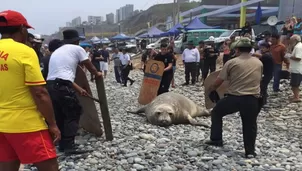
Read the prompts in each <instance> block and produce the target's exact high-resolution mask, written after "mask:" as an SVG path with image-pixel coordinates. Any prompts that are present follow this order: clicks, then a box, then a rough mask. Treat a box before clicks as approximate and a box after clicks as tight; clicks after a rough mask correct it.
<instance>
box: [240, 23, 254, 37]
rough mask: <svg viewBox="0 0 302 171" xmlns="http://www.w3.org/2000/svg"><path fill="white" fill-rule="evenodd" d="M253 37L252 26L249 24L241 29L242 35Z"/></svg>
mask: <svg viewBox="0 0 302 171" xmlns="http://www.w3.org/2000/svg"><path fill="white" fill-rule="evenodd" d="M247 33H248V34H250V35H252V26H251V24H250V23H249V22H246V23H245V26H244V27H242V28H241V35H242V36H244V35H245V34H247Z"/></svg>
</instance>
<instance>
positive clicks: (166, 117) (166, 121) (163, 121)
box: [152, 104, 175, 127]
mask: <svg viewBox="0 0 302 171" xmlns="http://www.w3.org/2000/svg"><path fill="white" fill-rule="evenodd" d="M174 115H175V111H174V110H173V108H172V106H169V105H166V104H163V105H160V106H158V107H157V108H155V110H154V111H153V115H152V116H153V117H154V120H155V122H156V125H159V126H163V127H167V126H171V125H172V123H173V118H174Z"/></svg>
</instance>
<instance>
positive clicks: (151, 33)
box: [138, 26, 164, 38]
mask: <svg viewBox="0 0 302 171" xmlns="http://www.w3.org/2000/svg"><path fill="white" fill-rule="evenodd" d="M162 33H164V32H163V31H161V30H159V29H158V28H156V27H155V26H153V27H151V28H150V29H149V30H148V32H147V33H144V34H141V35H140V36H138V37H139V38H155V37H161V34H162Z"/></svg>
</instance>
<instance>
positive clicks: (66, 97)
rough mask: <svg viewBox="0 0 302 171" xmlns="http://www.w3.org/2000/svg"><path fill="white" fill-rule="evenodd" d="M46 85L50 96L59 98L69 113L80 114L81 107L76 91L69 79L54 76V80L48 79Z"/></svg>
mask: <svg viewBox="0 0 302 171" xmlns="http://www.w3.org/2000/svg"><path fill="white" fill-rule="evenodd" d="M47 87H48V91H50V94H51V96H53V98H55V99H57V100H59V101H60V103H61V104H62V105H63V106H64V107H65V108H66V109H68V111H70V112H69V113H70V115H74V114H75V115H79V114H81V110H82V107H81V105H80V102H79V100H78V99H77V96H76V92H75V90H74V88H73V83H72V82H71V81H68V80H63V79H60V78H56V79H55V80H48V81H47ZM72 113H74V114H72Z"/></svg>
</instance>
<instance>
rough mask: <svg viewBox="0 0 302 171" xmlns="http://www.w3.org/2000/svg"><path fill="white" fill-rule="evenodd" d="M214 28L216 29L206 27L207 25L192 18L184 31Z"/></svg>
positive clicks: (210, 27)
mask: <svg viewBox="0 0 302 171" xmlns="http://www.w3.org/2000/svg"><path fill="white" fill-rule="evenodd" d="M214 28H217V27H212V26H208V25H205V24H204V23H202V22H201V21H200V20H199V18H197V17H196V18H194V19H193V20H192V21H191V22H190V24H188V25H187V26H186V27H185V29H186V30H197V29H214Z"/></svg>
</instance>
